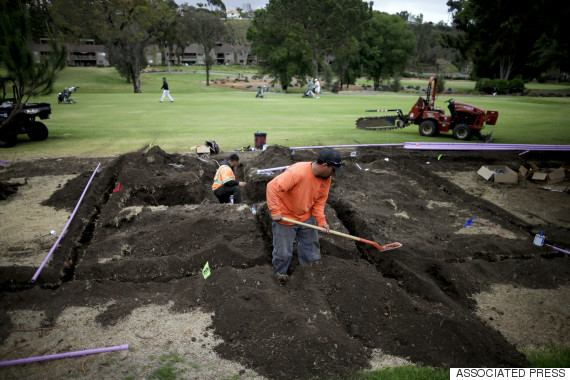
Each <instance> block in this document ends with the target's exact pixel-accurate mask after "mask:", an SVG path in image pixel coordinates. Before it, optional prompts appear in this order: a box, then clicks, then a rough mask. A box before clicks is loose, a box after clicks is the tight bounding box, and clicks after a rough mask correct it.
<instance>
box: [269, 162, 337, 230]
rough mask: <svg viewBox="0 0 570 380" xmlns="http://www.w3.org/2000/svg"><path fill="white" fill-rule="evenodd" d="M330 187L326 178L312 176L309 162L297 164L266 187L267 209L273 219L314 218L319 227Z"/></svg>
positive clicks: (322, 219)
mask: <svg viewBox="0 0 570 380" xmlns="http://www.w3.org/2000/svg"><path fill="white" fill-rule="evenodd" d="M330 185H331V178H330V177H329V178H327V179H323V178H317V177H315V175H314V174H313V171H312V170H311V163H310V162H298V163H296V164H293V165H291V166H289V167H288V168H287V170H285V172H283V173H281V174H280V175H278V176H277V177H275V178H273V179H272V180H271V182H269V183H268V184H267V190H266V196H267V207H268V208H269V211H271V215H273V216H274V215H279V214H282V215H283V216H284V217H285V218H291V219H294V220H298V221H300V222H302V221H305V220H307V219H308V218H309V217H310V216H311V215H314V217H315V220H316V222H317V225H319V226H323V225H325V224H326V220H325V203H326V201H327V198H328V196H329V189H330ZM280 223H282V224H287V225H290V224H291V223H286V222H280Z"/></svg>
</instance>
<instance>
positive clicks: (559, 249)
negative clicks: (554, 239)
mask: <svg viewBox="0 0 570 380" xmlns="http://www.w3.org/2000/svg"><path fill="white" fill-rule="evenodd" d="M545 245H547V246H549V247H550V248H554V249H555V250H557V251H560V252H562V253H565V254H567V255H570V252H569V251H567V250H565V249H562V248H558V247H555V246H553V245H550V244H545Z"/></svg>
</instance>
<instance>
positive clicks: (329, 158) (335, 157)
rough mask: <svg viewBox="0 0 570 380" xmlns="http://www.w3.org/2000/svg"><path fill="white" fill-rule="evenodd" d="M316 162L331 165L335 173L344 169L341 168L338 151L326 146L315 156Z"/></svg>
mask: <svg viewBox="0 0 570 380" xmlns="http://www.w3.org/2000/svg"><path fill="white" fill-rule="evenodd" d="M317 163H319V164H323V163H325V164H328V165H329V166H332V167H333V169H334V171H335V173H342V172H344V170H343V169H342V168H341V165H342V159H341V158H340V153H339V152H337V151H336V150H334V149H331V148H326V149H324V150H323V151H322V152H321V153H320V154H319V157H318V158H317Z"/></svg>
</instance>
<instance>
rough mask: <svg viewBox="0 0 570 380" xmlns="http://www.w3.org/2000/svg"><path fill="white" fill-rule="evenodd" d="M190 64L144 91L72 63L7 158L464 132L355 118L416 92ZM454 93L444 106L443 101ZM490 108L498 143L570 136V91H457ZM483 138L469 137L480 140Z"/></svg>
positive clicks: (373, 140)
mask: <svg viewBox="0 0 570 380" xmlns="http://www.w3.org/2000/svg"><path fill="white" fill-rule="evenodd" d="M222 68H223V69H226V70H227V68H226V67H220V68H219V69H218V67H214V68H213V70H212V74H211V78H212V79H215V78H226V77H228V76H231V75H232V71H231V70H228V71H226V72H220V71H221V69H222ZM184 69H185V71H173V72H171V73H145V74H143V75H142V77H141V82H142V93H141V94H134V93H133V87H132V85H131V84H129V83H126V81H125V80H124V79H123V78H121V77H119V76H118V75H117V73H116V71H115V70H114V69H112V68H105V69H102V68H99V69H97V68H67V69H65V70H64V71H63V72H62V73H61V75H60V76H59V79H58V81H57V82H56V85H55V87H54V91H55V93H54V94H52V95H50V96H47V97H41V98H39V99H35V100H40V101H47V102H50V103H51V105H52V117H51V119H50V120H46V121H45V124H46V125H47V126H48V128H49V131H50V135H49V138H48V139H47V140H46V141H40V142H32V141H29V140H28V139H27V136H25V135H20V136H19V140H20V141H19V142H18V144H17V145H16V146H15V147H14V148H9V149H3V150H0V156H1V157H0V158H3V159H10V157H12V158H15V157H21V158H24V157H29V158H35V157H42V156H49V157H53V156H81V155H85V156H87V155H88V156H97V155H114V154H120V153H125V152H130V151H134V150H138V149H140V148H142V147H144V146H147V145H148V144H149V143H152V144H153V145H159V146H160V147H161V148H162V149H164V150H165V151H167V152H188V151H189V150H190V147H192V146H194V145H199V144H202V145H203V144H204V142H205V141H206V140H215V141H216V142H217V143H218V144H219V145H220V148H221V149H222V150H224V151H230V150H234V149H239V148H241V147H243V146H247V145H253V143H254V134H255V132H257V131H260V132H264V133H267V143H268V144H269V145H275V144H278V145H284V146H289V147H292V146H313V145H352V144H387V143H404V142H413V141H429V142H457V140H454V139H453V138H452V136H451V134H450V133H448V134H443V135H441V136H439V137H437V138H427V137H422V136H420V135H419V133H418V127H417V126H415V125H412V126H409V127H407V128H404V129H399V130H394V131H365V130H359V129H357V128H356V126H355V122H356V119H358V118H359V117H365V116H379V115H380V114H377V113H366V112H364V111H365V110H367V109H378V108H381V109H387V108H400V109H402V110H403V111H404V112H406V113H407V112H408V111H409V110H410V108H411V107H412V105H413V104H414V102H415V101H416V100H417V95H412V94H409V95H407V94H394V93H388V94H387V93H378V94H377V95H376V94H375V95H354V94H353V95H346V94H342V92H341V93H340V94H338V95H334V94H330V93H325V94H324V95H323V96H322V97H321V98H320V99H308V98H302V97H301V95H300V94H279V93H268V94H267V98H266V99H259V98H256V97H255V94H256V91H239V90H233V89H227V88H222V87H217V86H209V87H206V86H205V84H204V81H205V74H204V73H203V71H201V68H199V67H190V68H188V67H184ZM163 76H166V77H167V80H168V83H169V85H170V91H171V95H172V97H173V98H174V99H175V102H174V103H170V102H169V101H168V98H167V100H166V101H165V102H164V103H159V100H160V97H161V95H162V91H161V90H160V87H161V85H162V77H163ZM65 86H79V87H80V88H79V89H78V90H77V92H75V93H73V98H74V99H75V100H76V102H77V103H76V104H73V105H70V104H58V103H57V100H56V94H57V92H59V91H61V90H62V89H63V87H65ZM448 98H449V96H447V95H445V96H441V97H439V98H438V99H437V100H436V106H440V107H445V106H446V103H445V100H447V99H448ZM454 98H455V99H456V100H459V101H465V102H468V103H471V104H474V105H476V106H479V107H481V108H484V109H486V110H487V109H493V110H497V111H499V119H498V122H497V125H495V126H489V127H488V128H487V129H486V130H485V132H487V131H490V130H494V131H495V132H494V135H493V136H494V140H493V142H494V143H517V144H557V145H558V144H564V145H565V144H570V120H569V119H568V115H567V112H568V109H569V105H570V98H554V97H552V98H537V97H520V96H518V97H510V96H495V97H493V96H454ZM478 141H479V140H475V139H473V140H471V142H478Z"/></svg>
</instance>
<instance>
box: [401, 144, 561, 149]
mask: <svg viewBox="0 0 570 380" xmlns="http://www.w3.org/2000/svg"><path fill="white" fill-rule="evenodd" d="M404 149H431V150H524V151H531V150H540V151H570V145H531V144H484V143H437V142H436V143H429V142H427V143H426V142H421V143H420V142H407V143H405V144H404Z"/></svg>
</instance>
